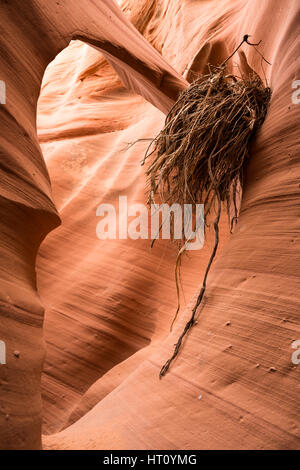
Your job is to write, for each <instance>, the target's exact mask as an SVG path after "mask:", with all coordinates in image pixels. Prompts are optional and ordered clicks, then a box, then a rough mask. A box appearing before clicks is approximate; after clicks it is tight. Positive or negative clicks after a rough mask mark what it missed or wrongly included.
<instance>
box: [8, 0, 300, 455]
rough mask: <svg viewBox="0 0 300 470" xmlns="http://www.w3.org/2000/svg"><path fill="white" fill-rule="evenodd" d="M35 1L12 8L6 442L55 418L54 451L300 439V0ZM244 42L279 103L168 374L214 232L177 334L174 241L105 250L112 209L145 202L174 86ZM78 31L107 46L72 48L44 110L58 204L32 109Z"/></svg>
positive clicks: (267, 444)
mask: <svg viewBox="0 0 300 470" xmlns="http://www.w3.org/2000/svg"><path fill="white" fill-rule="evenodd" d="M24 4H25V2H21V1H13V2H9V5H8V4H3V3H1V5H0V15H1V18H3V21H2V25H3V26H2V29H4V30H5V35H4V34H1V39H0V45H1V63H0V80H5V81H6V84H7V103H6V105H5V106H3V105H0V114H1V134H0V135H1V137H0V149H1V164H0V171H1V183H0V191H1V193H0V208H1V218H0V231H1V237H0V250H1V259H2V260H3V262H2V264H1V284H0V309H1V323H0V340H5V342H6V344H7V364H6V365H0V406H1V408H0V447H1V448H4V449H7V448H39V447H40V445H41V420H42V413H43V420H44V429H43V432H44V434H45V436H44V447H45V448H51V449H78V448H79V449H116V448H122V449H133V448H135V449H137V448H138V449H139V448H140V449H155V448H156V449H172V448H181V449H191V448H196V449H219V448H226V449H232V448H241V449H247V448H257V449H258V448H276V449H281V448H283V449H289V448H299V447H300V446H299V443H300V430H299V400H298V398H299V366H297V365H294V364H293V363H292V361H291V356H292V352H293V350H292V348H291V343H292V341H293V340H295V339H299V338H300V336H299V335H300V333H299V225H300V223H299V220H300V219H299V191H300V190H299V184H300V172H299V138H298V132H297V122H298V121H297V119H298V120H299V109H300V108H299V109H298V107H299V106H300V105H297V104H294V103H293V102H292V99H291V97H292V92H293V89H292V83H293V81H294V80H296V79H299V59H298V50H299V39H298V36H297V28H298V23H297V18H298V19H299V16H298V15H299V5H298V2H297V1H296V0H295V1H292V0H290V1H286V2H280V1H279V0H266V1H265V2H264V4H263V6H262V4H261V2H259V1H257V0H252V1H241V0H236V1H226V0H224V1H223V2H222V6H220V2H217V1H201V2H197V1H196V2H194V1H193V2H192V1H187V0H185V1H179V0H178V1H177V0H176V1H170V0H143V1H141V2H139V7H138V8H137V6H136V2H134V1H129V0H127V1H126V2H123V9H124V13H125V15H126V17H127V18H128V19H129V20H130V21H131V22H132V24H131V23H129V22H128V20H126V17H125V16H122V14H121V13H120V12H119V10H118V7H117V5H115V4H114V3H113V2H111V1H109V2H108V1H107V2H105V1H99V2H92V1H89V0H84V1H81V2H76V5H77V6H76V7H74V2H71V0H66V1H60V2H56V1H53V2H52V1H47V2H46V1H41V0H40V1H31V2H26V6H24ZM95 4H96V6H95ZM71 5H72V6H71ZM66 18H67V20H66ZM133 25H134V26H136V28H138V30H139V31H140V32H141V33H142V34H143V35H144V37H145V39H143V38H142V36H139V34H138V33H137V32H136V30H135V29H134V26H133ZM246 33H247V34H251V35H252V39H253V40H254V41H258V40H259V39H262V40H263V45H262V46H261V48H260V50H261V51H262V52H263V54H264V56H265V57H266V58H267V59H268V60H269V61H270V62H271V63H272V66H270V67H269V66H267V65H266V64H263V62H262V61H261V57H260V56H259V55H258V54H257V53H256V52H255V50H253V49H252V48H249V46H247V47H246V48H244V51H245V52H246V54H247V57H248V60H249V63H250V65H251V66H252V67H253V68H254V69H255V70H256V71H257V72H258V73H260V75H263V73H262V66H263V67H264V69H265V71H266V75H267V78H268V81H269V84H270V86H271V88H272V100H271V105H270V109H269V113H268V115H267V119H266V121H265V123H264V124H263V126H262V128H261V131H260V132H259V134H258V135H257V137H256V139H255V141H254V142H253V146H252V150H251V161H250V163H249V165H248V170H247V178H246V185H245V188H244V194H243V201H242V210H241V214H240V219H239V223H238V225H237V227H236V229H235V232H234V234H233V235H231V236H230V238H229V236H228V234H227V229H226V227H225V223H224V224H223V225H222V240H223V244H224V246H221V248H220V251H219V256H218V259H217V261H216V263H215V265H214V267H213V269H212V271H211V274H210V277H209V282H208V289H207V293H206V297H205V302H204V304H203V306H202V307H201V311H200V312H199V313H200V315H199V319H198V324H197V325H196V326H195V327H194V328H193V329H192V331H191V332H190V334H189V336H188V338H187V341H186V342H185V345H184V348H183V349H182V352H181V354H180V356H179V357H178V359H177V360H176V362H175V363H174V365H173V366H172V368H171V370H170V372H169V373H168V374H167V376H166V377H165V378H163V380H161V381H160V380H159V379H158V373H159V370H160V367H161V365H162V364H163V363H164V362H165V360H166V359H167V358H168V357H169V355H170V353H171V352H172V349H173V344H174V342H175V340H176V339H177V337H178V334H179V333H180V332H181V329H182V327H183V325H184V322H185V321H186V319H187V318H188V316H189V314H190V311H191V308H192V306H193V300H195V296H196V295H197V291H198V289H199V287H200V284H201V279H202V277H201V276H202V273H203V270H204V268H205V262H206V261H207V259H208V256H209V253H208V248H209V245H210V242H209V240H208V246H207V247H205V248H204V249H203V250H201V251H199V252H195V253H192V255H191V256H190V258H189V259H185V262H184V266H183V282H184V291H185V296H186V301H187V306H186V308H185V311H184V313H182V314H181V315H180V318H179V321H178V322H177V324H176V327H175V328H174V331H173V332H172V333H170V332H169V325H170V322H171V319H172V317H173V314H174V309H175V307H176V294H175V283H174V274H173V273H174V262H175V258H176V249H175V247H174V246H173V245H172V244H170V243H169V242H168V241H159V242H158V243H157V245H156V246H155V247H154V249H153V251H152V252H150V250H149V242H148V241H147V240H137V241H133V240H106V241H100V240H99V239H97V237H96V225H97V222H98V220H97V217H96V208H97V206H98V205H99V204H100V203H103V202H105V203H116V202H117V200H118V197H119V196H120V195H126V196H127V197H128V202H129V204H130V203H145V200H146V195H145V178H144V170H143V168H141V167H140V160H141V158H142V156H143V152H144V150H145V146H146V143H142V142H141V143H138V144H136V145H135V146H133V147H130V148H128V146H126V143H128V142H133V141H135V140H136V139H142V138H147V137H152V136H154V135H155V134H156V133H157V131H159V129H160V128H161V126H162V124H163V120H164V114H163V113H164V112H167V111H168V109H169V108H170V106H171V105H172V103H173V101H174V99H176V97H177V95H178V92H179V91H180V90H181V89H183V87H185V86H186V85H187V83H188V81H190V80H192V79H193V78H194V77H195V74H197V73H201V72H202V71H205V69H206V67H207V62H208V61H209V62H210V63H218V62H220V61H221V60H222V59H224V58H226V56H227V55H228V53H229V52H230V51H232V50H233V49H234V47H235V46H236V45H237V44H238V43H239V42H240V39H241V37H243V35H244V34H246ZM11 37H13V38H14V41H11V40H10V38H11ZM71 39H81V40H85V41H87V42H89V43H90V45H92V46H93V47H90V45H86V44H83V43H82V42H79V41H75V42H72V43H71V45H70V46H69V47H68V48H67V49H66V50H64V51H63V52H62V53H61V54H60V55H59V56H58V57H57V58H56V60H55V61H54V62H53V63H52V64H51V65H50V66H49V68H48V69H47V72H46V74H45V77H44V81H43V86H42V91H41V97H40V100H39V106H38V120H37V122H38V137H39V141H40V143H41V147H42V152H43V154H44V157H45V160H46V165H47V168H48V171H49V174H50V179H51V182H52V189H53V196H52V193H51V189H50V183H49V177H48V174H47V170H46V166H45V164H44V161H43V157H42V154H41V150H40V148H39V145H38V140H37V137H36V128H35V118H36V102H37V98H38V94H39V87H40V84H41V80H42V77H43V73H44V70H45V68H46V66H47V64H48V63H49V62H50V61H51V60H52V59H53V58H54V57H55V56H56V54H57V53H58V52H59V51H61V50H62V49H63V48H64V47H65V46H67V44H68V43H69V42H70V40H71ZM150 44H152V46H153V47H152V46H151V45H150ZM116 46H117V47H116ZM97 47H98V48H99V47H100V48H101V49H102V51H103V50H104V53H105V57H106V59H109V61H110V63H111V64H112V65H113V66H114V67H115V70H116V71H117V72H118V74H119V76H120V78H121V80H122V81H121V80H120V78H118V75H117V74H116V71H115V70H113V69H112V68H111V65H109V64H108V63H107V62H106V60H105V59H104V58H103V56H102V54H101V53H100V52H99V50H97ZM155 49H156V51H155ZM2 51H3V52H2ZM159 53H161V54H162V57H161V56H160V55H159ZM235 60H236V61H237V60H238V58H236V59H235ZM175 70H176V72H175ZM182 77H185V78H182ZM124 85H125V86H124ZM297 106H298V107H297ZM156 108H158V109H156ZM53 201H54V202H53ZM58 212H59V214H60V217H61V220H62V225H61V226H60V227H59V228H57V229H56V230H54V231H53V232H52V233H51V234H49V235H48V237H47V238H46V240H45V241H44V242H43V244H42V247H41V248H40V249H39V245H40V243H41V241H42V240H43V238H44V237H45V236H46V234H47V233H48V232H50V231H51V230H52V229H53V228H54V227H56V226H57V225H58V223H59V218H58ZM225 242H226V243H225ZM38 249H39V252H38ZM37 252H38V256H37V260H36V254H37ZM35 261H36V263H35ZM35 265H36V271H37V284H38V292H39V294H38V293H37V286H36V273H35ZM44 309H45V320H44V324H43V317H44ZM44 340H45V343H44V342H43V341H44ZM45 345H46V348H45ZM45 351H47V356H46V361H45V362H44V365H43V359H44V354H45ZM42 368H43V378H42V397H43V402H42V401H41V388H40V379H41V373H42ZM199 398H200V399H199ZM42 406H43V411H42Z"/></svg>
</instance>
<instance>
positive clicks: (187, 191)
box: [146, 66, 270, 216]
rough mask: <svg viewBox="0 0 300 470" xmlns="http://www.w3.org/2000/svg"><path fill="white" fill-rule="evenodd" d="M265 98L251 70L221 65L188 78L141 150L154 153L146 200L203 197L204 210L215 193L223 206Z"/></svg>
mask: <svg viewBox="0 0 300 470" xmlns="http://www.w3.org/2000/svg"><path fill="white" fill-rule="evenodd" d="M269 99H270V89H269V88H266V87H265V86H264V85H263V82H262V81H261V80H260V78H259V76H258V75H257V74H255V73H253V74H252V75H251V76H250V77H247V79H244V78H238V77H236V76H234V75H226V67H225V66H222V67H218V68H217V67H216V68H215V69H214V70H213V71H211V73H209V74H208V75H205V76H202V77H201V78H199V79H198V80H196V81H195V82H193V83H192V84H191V85H190V86H189V87H188V88H187V89H186V90H185V91H184V92H183V93H182V94H181V95H180V97H179V99H178V101H177V102H176V103H175V104H174V106H173V108H172V109H171V111H170V112H169V114H168V116H167V118H166V121H165V127H164V128H163V130H162V131H161V132H160V133H159V135H158V136H157V137H156V138H155V139H153V141H152V145H151V146H150V148H149V150H148V152H147V154H146V159H148V158H149V156H150V155H152V154H155V158H154V159H153V161H152V162H151V164H150V165H149V167H148V169H147V172H146V174H147V175H148V177H149V183H150V192H149V202H153V200H154V198H155V195H158V196H159V198H160V199H161V200H162V201H164V202H168V203H169V204H171V203H179V204H185V203H194V204H195V203H204V209H205V215H208V213H209V212H210V211H211V209H212V207H214V203H215V201H216V199H218V197H220V200H221V201H222V202H225V203H226V205H227V210H228V212H229V211H230V206H231V203H232V202H233V201H235V200H236V192H237V189H238V187H239V183H241V184H242V180H243V168H244V163H245V161H246V160H247V158H248V152H249V142H250V139H251V137H252V136H253V134H254V133H255V131H256V130H257V129H258V128H259V126H260V125H261V124H262V122H263V120H264V118H265V115H266V111H267V106H268V103H269ZM235 207H236V205H235ZM236 215H237V214H235V216H236Z"/></svg>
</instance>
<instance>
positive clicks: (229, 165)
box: [144, 35, 271, 377]
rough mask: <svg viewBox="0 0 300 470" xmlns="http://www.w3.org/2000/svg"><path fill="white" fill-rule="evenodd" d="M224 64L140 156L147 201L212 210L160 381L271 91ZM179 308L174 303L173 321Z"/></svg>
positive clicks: (186, 96) (233, 200)
mask: <svg viewBox="0 0 300 470" xmlns="http://www.w3.org/2000/svg"><path fill="white" fill-rule="evenodd" d="M247 38H248V36H247V35H246V36H245V37H244V39H243V41H242V43H243V42H247ZM242 43H241V44H242ZM248 44H249V43H248ZM250 45H253V44H250ZM239 47H240V46H239ZM235 52H236V51H235ZM230 57H231V56H230ZM227 60H228V59H227ZM227 60H226V61H225V63H223V64H222V66H220V67H214V69H211V70H210V73H209V74H207V75H205V76H202V77H201V78H199V79H198V80H196V81H195V82H193V83H192V84H191V85H190V86H189V87H188V88H187V89H186V90H185V91H184V92H183V93H182V94H181V95H180V97H179V99H178V101H177V102H176V103H175V104H174V106H173V108H172V109H171V111H170V112H169V114H168V115H167V117H166V121H165V127H164V129H163V130H162V131H161V132H160V133H159V134H158V136H157V137H156V138H155V139H153V140H152V141H151V144H150V146H149V147H148V150H147V152H146V155H145V158H144V162H145V161H146V160H148V159H149V157H150V156H151V155H155V156H154V159H153V160H152V161H151V163H150V165H149V167H148V169H147V171H146V174H147V176H148V178H149V186H150V189H149V198H148V203H150V204H152V203H154V202H155V198H156V197H159V199H160V201H161V202H168V203H169V204H173V203H179V204H182V205H183V204H196V203H198V204H199V203H203V204H204V217H205V221H206V223H207V217H208V215H209V214H210V213H211V212H213V213H214V214H215V220H214V223H213V226H214V230H215V245H214V248H213V252H212V254H211V257H210V260H209V263H208V266H207V269H206V272H205V276H204V280H203V285H202V288H201V291H200V293H199V296H198V299H197V302H196V304H195V307H194V309H193V311H192V316H191V318H190V320H189V321H188V322H187V324H186V326H185V328H184V331H183V332H182V334H181V336H180V337H179V339H178V341H177V343H176V345H175V349H174V353H173V355H172V357H171V358H170V359H169V360H168V361H167V362H166V363H165V365H164V366H163V367H162V369H161V371H160V377H162V376H163V375H165V374H166V372H167V371H168V369H169V367H170V364H171V363H172V361H173V360H174V359H175V357H176V356H177V354H178V352H179V349H180V347H181V344H182V340H183V338H184V336H185V335H186V333H187V332H188V331H189V329H190V328H191V327H192V326H193V325H194V323H195V315H196V312H197V309H198V307H199V305H200V303H201V301H202V298H203V296H204V292H205V289H206V280H207V276H208V272H209V269H210V267H211V264H212V262H213V259H214V257H215V254H216V251H217V248H218V243H219V220H220V214H221V205H222V204H224V205H225V207H226V209H227V213H228V217H229V220H230V226H231V228H232V224H233V222H234V220H237V215H238V213H237V212H238V209H237V197H238V191H239V188H240V187H242V184H243V170H244V167H245V163H246V161H247V159H248V157H249V143H250V140H251V138H252V136H253V135H254V133H255V132H256V130H257V129H258V128H259V127H260V126H261V124H262V123H263V121H264V119H265V116H266V112H267V107H268V104H269V101H270V96H271V92H270V89H269V88H268V87H265V86H264V84H263V82H262V80H261V79H260V78H259V76H258V75H257V74H256V73H254V72H253V73H251V74H248V75H247V77H246V78H244V77H242V78H241V77H237V76H235V75H232V74H226V62H227ZM232 207H233V212H232V211H231V208H232ZM183 251H184V246H183V247H182V248H181V250H180V251H179V255H178V258H177V262H176V268H175V276H176V286H177V294H178V296H179V288H178V272H177V269H178V266H180V257H181V254H182V253H183ZM178 298H179V297H178ZM179 306H180V303H179V301H178V308H177V312H176V315H175V318H174V320H175V319H176V316H177V313H178V311H179ZM174 320H173V323H174ZM173 323H172V325H173Z"/></svg>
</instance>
